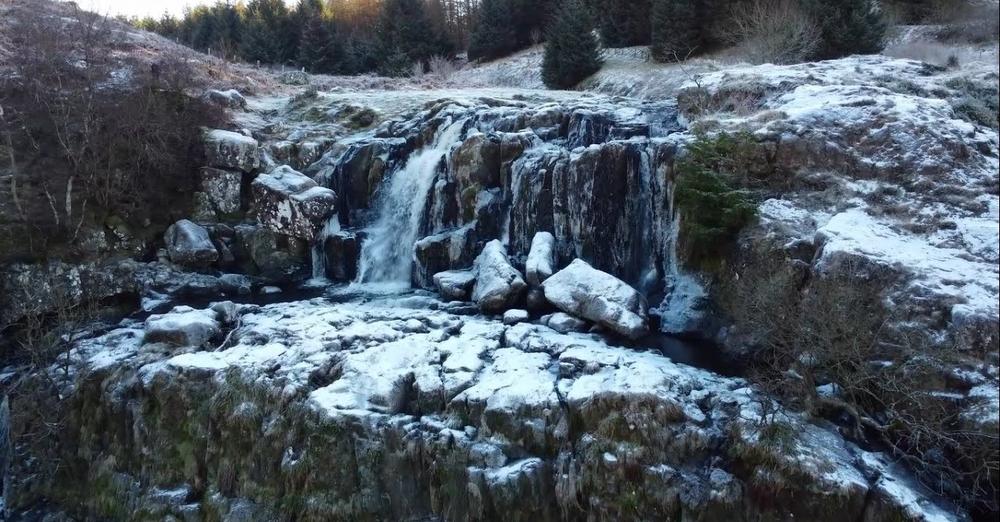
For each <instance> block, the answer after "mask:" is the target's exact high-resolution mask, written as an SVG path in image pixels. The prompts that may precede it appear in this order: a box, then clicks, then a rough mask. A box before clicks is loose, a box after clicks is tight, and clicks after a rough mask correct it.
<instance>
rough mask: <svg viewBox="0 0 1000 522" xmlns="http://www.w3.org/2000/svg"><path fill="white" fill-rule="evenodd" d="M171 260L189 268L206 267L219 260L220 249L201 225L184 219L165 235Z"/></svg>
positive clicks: (172, 226)
mask: <svg viewBox="0 0 1000 522" xmlns="http://www.w3.org/2000/svg"><path fill="white" fill-rule="evenodd" d="M163 240H164V242H165V243H166V244H167V253H168V254H169V255H170V261H171V262H173V263H176V264H178V265H181V266H185V267H189V268H204V267H207V266H209V265H211V264H213V263H215V262H216V261H218V260H219V251H218V250H216V248H215V245H214V244H213V243H212V238H211V237H210V236H209V235H208V230H206V229H205V228H204V227H202V226H201V225H197V224H195V223H193V222H191V221H188V220H186V219H182V220H180V221H178V222H177V223H174V224H173V225H170V228H168V229H167V232H166V234H164V236H163Z"/></svg>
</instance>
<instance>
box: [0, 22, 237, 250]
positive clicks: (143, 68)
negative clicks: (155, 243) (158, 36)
mask: <svg viewBox="0 0 1000 522" xmlns="http://www.w3.org/2000/svg"><path fill="white" fill-rule="evenodd" d="M19 17H20V18H23V19H19V20H18V23H17V25H16V30H15V32H14V35H13V37H12V38H13V40H14V41H15V42H16V44H17V45H16V46H15V52H14V53H13V56H12V57H11V60H10V63H11V65H12V67H13V69H14V70H15V71H16V74H14V75H11V76H8V77H6V78H5V79H4V80H3V84H2V88H0V106H2V107H3V116H2V118H0V152H2V153H3V155H4V159H5V164H7V165H10V166H9V170H10V175H9V176H8V178H9V180H8V181H7V182H6V183H7V184H8V187H9V189H10V190H9V194H10V198H9V200H7V198H4V197H2V195H0V232H2V233H3V235H5V236H7V239H10V240H6V239H5V240H4V243H6V244H9V246H10V247H11V248H5V249H4V250H3V251H2V252H0V262H2V261H6V260H10V259H16V258H24V259H37V258H43V257H46V256H49V255H51V254H72V251H71V247H73V246H74V245H75V243H76V240H77V238H78V235H79V233H80V231H81V229H83V228H86V227H87V226H88V225H93V224H100V223H104V222H105V220H106V219H107V218H110V217H112V216H116V217H118V218H120V219H124V220H125V221H126V222H130V223H148V225H147V226H142V227H136V228H137V229H146V230H156V229H157V225H159V224H165V223H166V222H168V221H169V220H171V219H172V217H174V216H172V213H171V211H173V212H175V213H180V212H182V211H183V210H184V207H185V206H186V202H187V200H188V198H189V197H190V193H191V192H192V191H193V189H194V186H195V185H194V184H195V174H196V168H197V164H196V163H197V158H198V156H199V154H198V150H197V147H198V146H199V145H200V143H201V130H200V128H201V127H202V126H215V125H217V124H218V123H219V121H220V120H221V113H220V112H219V109H217V108H215V107H214V106H213V105H211V104H209V103H208V102H205V101H203V100H200V99H197V98H192V97H190V96H188V95H187V94H186V91H187V90H189V89H190V88H192V87H193V85H192V84H191V80H190V78H191V76H192V75H191V72H190V70H189V69H188V67H187V66H186V64H185V63H183V62H181V61H179V60H171V59H169V58H166V59H163V60H162V61H160V62H158V63H156V64H153V65H149V64H144V63H142V62H139V61H136V60H132V59H124V60H119V59H116V58H114V55H113V53H111V52H109V51H110V49H112V48H113V47H115V46H118V45H121V44H120V43H119V42H115V41H113V40H112V38H111V36H110V35H111V34H113V31H112V30H111V28H110V27H108V25H107V24H108V23H109V22H108V21H107V20H106V19H104V18H101V17H98V16H95V15H89V14H86V13H82V12H81V13H80V14H79V18H77V19H73V20H65V19H60V18H54V17H52V18H48V17H42V16H35V17H31V15H29V14H25V15H24V16H21V15H19ZM9 202H10V203H12V204H7V203H9ZM164 227H165V225H164ZM160 230H162V229H160ZM68 250H70V251H68Z"/></svg>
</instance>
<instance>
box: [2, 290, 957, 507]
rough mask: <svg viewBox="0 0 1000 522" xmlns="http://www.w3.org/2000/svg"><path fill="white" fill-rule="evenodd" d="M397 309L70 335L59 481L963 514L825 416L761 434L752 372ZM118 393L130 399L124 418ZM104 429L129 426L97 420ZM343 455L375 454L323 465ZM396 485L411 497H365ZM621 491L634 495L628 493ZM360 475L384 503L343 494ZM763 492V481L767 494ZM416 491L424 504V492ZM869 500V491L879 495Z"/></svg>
mask: <svg viewBox="0 0 1000 522" xmlns="http://www.w3.org/2000/svg"><path fill="white" fill-rule="evenodd" d="M398 304H399V300H398V299H397V298H396V297H388V298H385V297H383V298H374V299H366V300H365V301H364V302H357V303H340V304H331V303H330V302H329V301H326V300H324V299H316V300H311V301H299V302H291V303H282V304H277V305H270V306H261V307H258V306H243V307H239V306H237V313H238V314H239V321H238V323H237V324H238V325H239V326H238V328H237V330H236V331H234V332H233V334H232V335H231V336H230V339H231V340H230V342H228V343H226V344H225V345H224V346H222V347H221V348H219V349H218V350H216V351H196V352H187V353H177V352H170V351H165V350H155V349H152V350H151V349H145V348H143V346H142V342H141V341H142V336H143V331H142V330H141V329H140V328H137V326H136V324H135V323H126V324H124V325H123V326H122V327H120V328H118V329H116V330H114V331H111V332H108V333H106V334H103V335H101V336H99V337H96V338H93V339H87V340H84V341H81V342H79V343H78V344H77V346H76V348H75V349H74V350H73V351H72V352H71V357H70V361H71V364H72V365H73V368H74V369H73V371H72V373H71V375H73V376H76V378H77V379H78V380H77V381H75V382H74V383H73V385H72V386H70V387H67V390H69V391H68V393H72V394H74V395H73V399H74V401H78V403H80V404H85V405H87V406H86V407H87V408H88V410H87V411H88V412H90V414H88V415H80V416H76V417H73V419H74V420H73V422H75V423H79V426H73V429H71V430H67V436H69V437H73V440H74V442H75V444H74V445H73V446H72V448H73V450H72V451H82V452H85V454H87V455H92V456H93V457H94V458H95V459H96V460H95V464H94V465H92V466H89V467H87V468H85V469H84V471H83V473H84V474H85V475H86V480H78V481H76V482H74V483H73V484H60V485H61V486H63V487H61V488H60V487H54V488H51V491H54V492H56V496H57V497H58V496H59V495H66V498H67V499H68V498H79V497H77V496H75V495H74V493H77V494H79V493H86V492H90V493H91V494H95V493H96V486H95V485H97V484H100V483H101V480H103V478H104V477H108V476H110V475H109V471H108V470H107V468H106V467H104V466H103V465H101V464H99V463H98V462H108V461H109V460H112V459H113V460H114V461H115V462H118V463H119V464H118V465H117V466H116V467H115V468H114V475H113V476H115V477H118V478H117V480H118V481H119V482H125V483H129V484H132V483H134V484H135V486H134V487H130V488H128V489H126V490H123V491H121V492H119V493H116V495H119V496H116V497H114V498H117V499H119V500H122V502H121V503H120V504H116V505H121V506H125V507H124V508H123V509H125V510H127V511H129V512H130V513H131V512H132V511H131V510H134V511H135V512H140V511H141V510H143V509H149V508H150V506H151V505H153V504H156V505H161V504H164V503H167V504H170V505H173V506H175V508H176V506H180V505H181V504H180V502H172V501H167V500H169V499H172V498H174V496H179V495H182V494H183V493H180V490H181V489H183V488H180V489H179V488H178V486H177V484H178V483H180V484H196V483H197V484H203V486H204V487H207V488H213V489H214V488H219V487H223V488H224V487H232V488H234V489H233V491H243V490H244V489H245V488H249V487H251V485H253V487H256V488H259V489H257V490H256V491H260V492H263V493H260V494H258V495H256V496H255V497H254V499H253V502H250V501H248V500H246V499H244V498H243V497H241V496H239V494H237V495H236V496H233V497H225V498H223V496H221V495H219V496H214V495H213V496H205V497H191V498H188V500H190V501H191V502H196V503H197V504H198V505H201V506H202V507H203V508H204V507H205V506H212V509H216V508H217V507H218V506H219V505H224V506H229V505H234V504H239V505H240V506H241V508H240V509H241V510H242V511H241V513H242V515H241V516H243V517H250V518H252V519H256V518H267V513H273V512H275V511H274V510H276V509H279V508H280V507H287V504H284V499H286V498H287V495H288V494H295V495H297V496H301V497H302V498H309V499H311V500H310V501H309V509H310V510H316V509H322V510H323V512H324V513H327V514H332V516H335V517H338V518H339V517H340V516H342V515H343V516H345V517H346V518H354V517H358V516H362V517H371V518H377V519H398V518H405V517H406V516H414V515H419V516H422V517H423V516H428V517H429V516H434V513H440V512H448V513H455V514H459V515H461V517H462V518H463V519H464V518H465V517H466V515H468V516H469V517H470V518H472V516H471V515H472V514H473V513H478V514H479V516H482V517H484V518H489V519H494V518H502V517H503V514H504V513H512V512H516V513H522V514H523V513H530V514H532V515H533V516H537V517H539V518H544V516H545V515H544V514H545V513H550V512H553V511H554V510H555V511H558V510H561V509H563V510H568V511H566V513H568V514H569V516H570V518H573V519H575V518H578V517H583V518H585V517H586V516H587V515H588V514H594V513H601V514H602V516H606V517H607V518H608V519H630V518H633V517H635V518H641V519H655V518H656V517H657V513H660V514H662V513H665V512H676V510H678V509H680V510H684V511H691V512H710V513H713V514H714V515H717V516H718V517H719V518H720V519H725V520H730V519H739V518H741V517H744V516H747V514H748V513H749V514H751V515H752V516H757V515H760V516H762V517H763V516H765V515H766V516H769V517H774V518H775V519H782V520H785V519H793V518H794V519H802V520H815V521H819V522H833V521H839V520H844V519H851V520H854V519H861V518H863V515H864V514H866V513H869V514H870V513H872V511H871V510H872V509H875V508H877V511H874V512H876V513H878V517H877V518H874V519H872V520H896V519H899V518H893V517H903V518H901V519H904V520H919V519H920V518H919V517H920V516H921V515H922V514H927V515H928V516H930V515H934V516H939V517H941V518H937V519H935V520H942V521H944V520H957V517H954V516H952V515H950V514H949V513H948V512H947V511H945V510H943V509H941V508H940V507H938V506H937V505H935V504H934V503H933V502H931V501H930V499H928V498H927V497H926V496H925V495H924V494H923V493H921V490H919V489H917V488H915V487H912V486H911V485H910V484H911V481H909V480H908V478H909V477H907V476H906V474H905V473H903V474H900V473H899V472H898V470H889V469H887V468H886V470H885V472H881V473H879V472H875V473H872V472H871V471H873V470H874V471H878V470H879V469H883V468H879V466H880V464H879V463H878V462H879V460H878V459H879V457H878V456H877V455H873V454H870V453H867V452H864V451H863V450H861V449H860V448H857V447H855V446H854V445H852V444H850V443H847V442H844V441H843V440H842V439H841V438H839V436H838V435H837V433H836V432H835V431H833V430H828V429H826V428H823V427H820V426H817V425H813V424H810V423H808V422H805V421H804V420H803V419H801V418H799V417H798V416H796V415H793V414H790V413H784V412H782V411H781V410H780V409H779V410H777V413H775V414H774V415H775V419H776V420H775V422H780V423H782V425H783V426H784V428H785V429H786V430H788V432H789V433H790V435H789V441H788V443H787V444H782V445H775V444H773V443H769V442H767V439H766V437H763V436H762V435H761V433H762V432H761V431H760V430H761V429H762V426H765V425H766V424H764V423H762V421H761V419H760V417H759V415H760V412H761V408H762V406H761V405H762V404H763V402H762V401H768V400H769V399H767V398H766V397H762V396H760V395H759V394H758V393H757V392H755V391H753V390H752V389H750V388H748V387H747V386H746V382H745V381H744V380H742V379H733V378H725V377H720V376H718V375H715V374H712V373H709V372H706V371H703V370H699V369H696V368H691V367H687V366H683V365H679V364H676V363H674V362H672V361H671V360H670V359H668V358H666V357H663V356H660V355H657V354H655V353H651V352H640V351H635V350H630V349H625V348H617V347H613V346H609V345H607V344H605V343H604V342H602V341H601V340H600V338H598V337H596V336H593V335H586V334H578V333H573V334H559V333H557V332H554V331H552V330H551V329H548V328H546V327H544V326H539V325H533V324H529V323H520V324H517V325H514V326H504V325H503V324H501V323H499V322H497V321H493V320H489V319H486V318H483V317H476V316H473V317H468V316H456V315H452V314H449V313H447V312H444V311H441V310H434V309H432V307H427V308H421V309H414V308H409V307H400V306H398ZM425 304H430V303H425ZM215 313H218V312H217V311H198V310H191V309H178V310H175V312H174V313H172V314H167V315H165V316H163V317H164V318H170V317H173V318H174V320H177V321H178V322H183V323H184V324H209V325H210V324H211V319H212V318H213V317H214V315H213V314H215ZM230 315H232V314H230ZM181 318H184V319H185V320H184V321H181ZM188 318H190V320H188ZM158 320H163V319H158ZM554 369H557V371H554ZM95 370H101V371H95ZM54 373H57V372H54ZM112 390H113V391H114V393H109V392H110V391H112ZM75 403H76V402H75ZM122 408H128V410H127V411H129V412H131V413H130V414H129V415H112V414H111V413H112V412H115V411H119V412H120V411H123V410H122ZM177 408H181V410H180V411H183V412H185V414H184V415H182V416H178V415H177V411H178V410H177ZM570 423H572V429H569V427H570V425H571V424H570ZM204 426H211V427H212V429H205V430H204V431H198V432H197V433H199V434H200V435H199V438H198V441H199V442H198V444H200V445H201V447H203V448H204V453H202V452H195V453H193V454H191V455H190V457H189V458H191V459H192V465H190V466H179V467H175V468H168V467H165V466H168V465H169V463H170V462H175V460H174V459H176V458H177V457H176V453H175V450H174V448H184V447H186V446H185V444H186V443H189V442H185V441H189V440H190V439H189V438H188V437H190V435H189V433H190V432H191V430H201V429H203V427H204ZM347 426H349V427H350V429H344V428H345V427H347ZM98 427H101V429H103V430H105V432H109V433H116V434H119V435H118V436H116V437H93V436H89V435H88V434H90V433H94V430H96V429H97V428H98ZM734 437H738V438H735V439H734ZM400 443H403V444H404V446H397V444H400ZM344 448H355V451H357V450H360V449H362V448H363V453H355V455H358V456H359V458H356V459H350V461H349V462H347V463H345V464H344V465H342V466H330V465H329V462H330V461H329V459H330V456H331V455H339V454H340V452H342V451H345V449H344ZM403 448H405V450H403ZM181 451H182V450H181ZM347 451H351V450H347ZM140 454H141V455H144V456H145V458H144V459H141V460H140V459H129V458H125V457H126V456H128V455H140ZM206 455H211V456H213V457H206ZM216 457H217V458H216ZM428 458H431V459H432V460H430V461H429V462H430V463H428V460H427V459H428ZM761 458H766V459H767V462H768V463H769V465H768V467H767V468H766V471H767V472H766V473H763V472H762V468H760V466H759V462H760V459H761ZM254 462H257V463H272V464H273V466H274V468H273V470H272V471H271V472H270V473H267V474H263V475H261V476H259V477H255V476H250V475H246V474H242V473H236V474H234V475H228V474H227V472H226V470H229V469H232V468H231V467H230V466H236V467H238V468H242V467H243V466H250V465H252V463H254ZM626 463H627V466H628V467H626ZM420 465H424V466H428V465H430V466H433V468H434V470H435V473H436V474H437V476H439V477H443V478H445V479H447V481H448V483H454V484H455V486H454V487H456V488H458V491H462V492H466V491H472V492H474V493H473V494H470V495H464V494H463V496H462V498H456V497H454V496H453V495H451V494H449V493H447V492H446V491H444V490H442V488H440V487H439V486H438V485H437V484H438V483H437V482H434V481H430V480H426V479H425V478H424V477H423V476H422V475H420V474H413V473H407V472H406V470H412V469H415V468H414V467H415V466H420ZM883 466H884V465H883ZM162 469H171V470H172V471H171V473H170V475H169V476H164V475H161V474H159V471H158V470H162ZM634 473H639V474H640V476H641V477H642V481H641V482H636V480H635V477H634V475H633V474H634ZM304 477H306V478H308V479H307V480H295V479H303V478H304ZM198 481H202V482H198ZM17 484H18V487H32V484H35V483H34V482H30V483H27V484H23V483H20V482H19V483H17ZM345 484H346V485H345ZM278 485H283V487H284V488H285V489H281V488H280V487H278ZM399 487H402V488H404V489H405V490H406V491H412V492H418V493H417V495H404V496H401V497H398V498H397V500H396V501H394V502H382V501H374V500H375V499H384V498H387V497H386V495H388V494H389V492H391V491H396V490H397V488H399ZM623 487H628V488H639V490H640V491H642V493H641V494H637V495H635V496H634V497H633V498H630V499H629V500H628V501H627V502H622V500H621V491H622V488H623ZM272 488H273V489H272ZM289 488H290V489H289ZM359 488H361V490H364V491H368V492H369V493H366V495H369V496H368V497H366V498H371V499H373V501H372V502H364V503H362V504H359V505H354V504H350V503H345V500H344V499H351V498H357V497H356V495H357V494H358V491H359ZM758 488H767V489H766V490H767V491H769V492H770V493H769V495H768V496H767V497H766V498H762V497H760V496H758V495H756V494H755V493H754V492H755V491H757V490H758ZM171 491H178V493H177V494H176V495H174V494H170V493H169V492H171ZM270 491H282V492H283V495H273V494H271V493H268V492H270ZM567 492H573V493H572V494H571V495H570V496H569V497H566V496H565V495H566V493H567ZM877 492H883V493H884V494H878V495H877V496H876V495H875V493H877ZM130 495H132V496H130ZM423 495H429V496H430V498H432V499H434V502H433V504H428V503H426V502H423V501H414V500H413V499H418V498H424V497H423ZM18 498H20V497H18ZM165 498H166V499H167V500H165ZM576 498H586V499H588V500H587V502H586V504H585V505H580V504H578V503H577V502H576V501H575V500H574V499H576ZM871 498H877V502H878V504H877V505H874V504H872V505H869V503H870V502H872V501H871V500H869V499H871ZM486 499H489V500H488V501H487V500H486ZM53 500H54V501H56V502H59V501H62V500H63V499H62V498H55V499H53ZM125 500H128V501H127V502H126V501H125ZM171 502H172V503H171ZM469 503H472V504H473V505H472V506H469ZM345 506H348V507H345ZM432 506H434V507H432ZM175 508H170V509H175ZM176 509H179V508H176ZM228 509H230V508H225V509H223V511H226V510H228ZM348 513H353V517H352V516H348Z"/></svg>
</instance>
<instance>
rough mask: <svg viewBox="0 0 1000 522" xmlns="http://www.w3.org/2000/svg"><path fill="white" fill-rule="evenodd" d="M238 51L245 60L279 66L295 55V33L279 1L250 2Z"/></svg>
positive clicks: (280, 0)
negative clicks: (239, 50)
mask: <svg viewBox="0 0 1000 522" xmlns="http://www.w3.org/2000/svg"><path fill="white" fill-rule="evenodd" d="M245 24H246V34H245V36H244V38H243V42H242V46H241V51H242V54H243V57H244V59H246V60H247V61H251V62H254V61H260V62H262V63H269V64H280V63H288V62H289V61H291V59H292V58H293V57H295V55H296V49H295V40H296V37H295V33H296V31H295V30H294V29H293V27H292V25H293V24H292V23H290V17H289V13H288V8H287V7H285V2H284V1H283V0H250V2H249V3H248V4H247V7H246V10H245Z"/></svg>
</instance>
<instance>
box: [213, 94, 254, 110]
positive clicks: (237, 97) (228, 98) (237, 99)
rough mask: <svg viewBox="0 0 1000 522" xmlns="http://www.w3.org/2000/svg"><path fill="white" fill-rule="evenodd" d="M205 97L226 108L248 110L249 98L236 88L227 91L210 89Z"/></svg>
mask: <svg viewBox="0 0 1000 522" xmlns="http://www.w3.org/2000/svg"><path fill="white" fill-rule="evenodd" d="M205 99H206V100H208V101H210V102H212V103H214V104H216V105H218V106H219V107H224V108H226V109H238V110H242V111H245V110H247V99H246V98H244V97H243V95H242V94H240V91H237V90H236V89H229V90H225V91H221V90H218V89H210V90H209V91H208V92H206V93H205Z"/></svg>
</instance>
